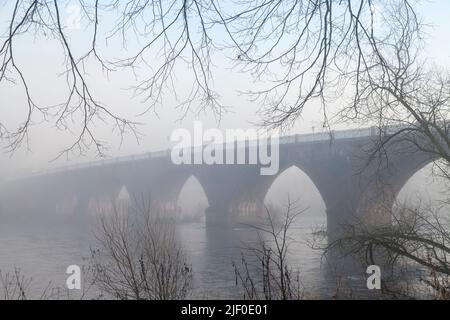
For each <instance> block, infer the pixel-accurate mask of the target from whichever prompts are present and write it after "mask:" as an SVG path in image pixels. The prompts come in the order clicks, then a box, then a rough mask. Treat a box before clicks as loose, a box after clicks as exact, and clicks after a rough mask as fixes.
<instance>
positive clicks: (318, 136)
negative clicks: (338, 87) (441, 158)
mask: <svg viewBox="0 0 450 320" xmlns="http://www.w3.org/2000/svg"><path fill="white" fill-rule="evenodd" d="M401 127H402V126H389V127H386V128H384V129H383V132H384V134H388V135H389V134H393V133H395V132H397V131H398V130H400V129H401ZM379 133H380V129H378V128H377V127H370V128H362V129H348V130H339V131H330V132H320V133H307V134H296V135H290V136H284V137H280V140H279V141H280V144H294V143H301V142H315V141H332V140H339V139H352V138H362V137H368V136H375V135H378V134H379ZM229 146H231V144H225V148H227V147H229ZM233 146H234V143H233ZM196 148H199V147H194V152H196V150H197V149H196ZM170 152H171V151H170V149H166V150H159V151H155V152H146V153H141V154H134V155H130V156H123V157H116V158H112V159H102V160H98V161H90V162H85V163H78V164H74V165H68V166H62V167H58V168H53V169H48V170H44V171H39V172H34V173H32V174H30V175H27V176H28V177H30V176H39V175H45V174H50V173H58V172H63V171H70V170H76V169H81V168H89V167H96V166H102V165H107V164H114V163H122V162H127V161H133V160H143V159H156V158H163V157H167V156H170Z"/></svg>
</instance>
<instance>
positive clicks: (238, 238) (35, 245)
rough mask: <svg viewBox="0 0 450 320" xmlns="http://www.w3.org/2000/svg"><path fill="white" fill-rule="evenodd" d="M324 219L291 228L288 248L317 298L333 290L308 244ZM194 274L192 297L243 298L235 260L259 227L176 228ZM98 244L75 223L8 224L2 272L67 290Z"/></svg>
mask: <svg viewBox="0 0 450 320" xmlns="http://www.w3.org/2000/svg"><path fill="white" fill-rule="evenodd" d="M323 224H324V221H323V220H322V219H320V218H317V217H315V216H314V215H310V216H308V215H305V216H301V217H300V218H299V220H298V221H297V223H296V224H295V225H294V226H293V228H292V235H294V239H295V242H294V243H293V244H292V246H291V247H290V249H289V259H290V264H291V265H292V266H293V267H294V268H295V269H297V268H298V269H299V271H300V277H301V282H302V285H303V286H304V287H305V290H306V291H307V292H313V293H314V294H316V295H319V294H321V292H325V291H326V289H329V287H330V282H329V281H328V280H326V279H327V276H326V274H325V273H324V272H325V270H326V266H324V265H323V264H322V259H321V258H322V252H320V251H318V250H313V249H312V248H310V246H309V245H308V244H307V242H308V240H310V239H311V234H312V230H313V227H314V226H321V225H323ZM177 229H178V231H179V236H180V239H181V241H182V243H183V245H184V247H185V249H186V251H187V253H188V257H189V259H190V262H191V264H192V267H193V271H194V293H193V298H199V299H202V298H209V299H211V298H239V296H238V290H237V288H236V283H235V273H234V268H233V266H232V262H233V261H235V262H236V263H238V264H239V263H240V261H241V253H242V248H243V247H244V245H248V244H251V243H254V242H255V241H257V232H256V231H255V229H253V228H251V227H249V226H244V225H234V226H233V227H230V228H225V227H211V228H208V229H207V228H206V227H205V223H204V222H199V223H183V224H179V225H178V227H177ZM94 244H95V242H94V238H93V235H92V233H91V232H90V231H88V230H87V228H80V227H75V226H74V225H71V224H68V223H66V224H62V223H59V224H43V223H41V224H36V223H33V224H31V223H28V224H27V223H20V224H19V223H8V224H1V225H0V255H1V260H0V270H2V271H3V272H5V271H7V270H9V271H11V270H13V269H14V268H15V267H17V268H20V270H21V271H22V272H23V274H24V275H26V276H27V277H32V278H33V289H34V290H36V291H39V290H40V289H42V288H44V287H45V286H47V285H48V283H49V282H51V283H52V285H53V286H58V287H64V286H65V281H66V277H67V275H66V274H65V270H66V268H67V267H68V266H69V265H73V264H75V265H80V266H83V265H85V266H86V265H87V263H88V262H87V258H88V257H89V253H90V247H91V246H93V245H94Z"/></svg>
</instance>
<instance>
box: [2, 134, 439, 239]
mask: <svg viewBox="0 0 450 320" xmlns="http://www.w3.org/2000/svg"><path fill="white" fill-rule="evenodd" d="M386 134H389V132H388V133H386ZM379 139H380V135H379V134H378V131H377V129H376V128H365V129H356V130H345V131H334V132H330V133H319V134H304V135H293V136H285V137H281V138H280V144H279V158H280V164H279V172H278V174H281V173H282V172H283V171H284V170H286V169H287V168H289V167H291V166H297V167H298V168H299V169H301V170H302V171H303V172H304V173H305V174H306V175H308V177H309V178H310V179H311V181H312V182H313V183H314V184H315V186H316V187H317V190H318V191H319V192H320V194H321V196H322V199H323V200H324V202H325V205H326V209H327V210H326V211H327V228H328V231H329V233H333V232H338V231H339V230H340V229H341V228H342V226H343V225H346V224H348V223H354V221H355V219H358V220H361V221H364V222H366V223H368V224H369V225H380V224H385V223H390V219H391V217H390V208H391V207H392V205H393V203H394V200H395V197H396V195H397V194H398V192H399V191H400V189H401V188H402V186H403V185H404V184H405V183H406V181H407V180H408V179H409V178H410V177H411V176H412V175H413V174H414V173H415V172H416V171H418V170H419V169H421V168H422V167H424V166H425V165H426V164H428V163H430V162H431V161H432V160H433V159H432V158H431V157H430V156H429V155H428V154H426V153H421V152H418V151H417V150H415V149H414V146H413V145H407V143H406V142H398V143H393V142H392V143H390V145H388V146H387V148H385V153H384V155H383V156H382V157H377V158H375V159H374V160H373V161H370V162H369V161H368V157H369V154H370V152H371V150H372V149H373V147H374V145H375V144H376V141H379ZM245 148H246V151H248V149H249V148H250V145H249V144H248V143H247V144H246V145H245ZM192 152H194V151H192ZM191 176H195V177H196V178H197V180H198V181H199V182H200V184H201V185H202V187H203V189H204V191H205V193H206V196H207V198H208V203H209V208H208V209H207V212H206V217H207V223H214V222H219V223H220V222H221V221H224V220H230V219H231V218H232V217H233V216H235V215H237V214H239V211H240V210H242V208H246V209H245V210H247V211H248V210H251V211H254V212H255V213H256V214H257V213H258V212H260V211H261V210H263V201H264V198H265V195H266V193H267V191H268V189H269V188H270V186H271V184H272V183H273V181H274V180H275V179H276V178H277V175H272V176H263V175H261V174H260V165H258V164H254V165H250V164H241V165H237V164H236V165H217V164H215V165H205V164H203V165H175V164H174V163H173V162H172V161H171V157H170V151H169V150H167V151H159V152H152V153H147V154H140V155H134V156H128V157H122V158H116V159H110V160H101V161H96V162H91V163H88V164H83V165H77V166H72V167H64V168H60V169H57V170H53V171H48V172H44V173H41V174H36V175H33V176H29V177H26V178H22V179H16V180H14V181H9V182H8V183H7V184H5V185H4V186H3V188H2V191H1V199H2V208H3V211H5V210H6V211H9V213H10V214H15V215H21V214H22V213H23V212H32V213H33V214H34V215H40V214H43V215H52V214H57V213H58V211H59V210H62V209H61V208H62V207H63V206H64V203H67V202H68V200H67V199H71V201H72V203H73V208H72V209H71V210H72V211H73V212H72V214H73V215H74V216H79V217H83V216H84V215H86V213H87V211H88V206H89V204H90V203H91V201H92V199H99V198H103V199H104V198H108V197H109V199H111V197H113V198H114V197H116V196H117V195H118V193H119V192H120V190H121V189H122V188H123V187H126V189H127V191H128V193H129V194H131V195H134V196H140V195H144V196H149V197H150V199H151V202H152V204H154V205H155V207H157V208H158V210H166V211H170V210H174V208H176V203H177V199H178V195H179V193H180V191H181V188H182V187H183V185H184V184H185V182H186V181H187V179H188V178H189V177H191ZM249 208H251V209H249Z"/></svg>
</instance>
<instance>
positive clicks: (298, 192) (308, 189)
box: [263, 165, 326, 212]
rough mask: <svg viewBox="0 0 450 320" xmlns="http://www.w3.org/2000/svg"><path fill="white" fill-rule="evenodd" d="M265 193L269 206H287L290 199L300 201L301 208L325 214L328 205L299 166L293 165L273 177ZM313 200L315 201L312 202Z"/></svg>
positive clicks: (266, 203)
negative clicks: (308, 208) (316, 210)
mask: <svg viewBox="0 0 450 320" xmlns="http://www.w3.org/2000/svg"><path fill="white" fill-rule="evenodd" d="M269 182H270V184H269V185H268V186H267V187H266V190H265V191H264V192H263V193H264V196H263V201H264V204H265V205H267V206H285V205H286V204H287V201H288V198H289V199H290V200H291V201H298V202H299V203H298V205H299V206H300V207H304V206H303V204H305V205H306V207H310V206H311V204H313V203H312V202H314V206H313V208H311V209H313V210H314V209H318V210H319V211H321V212H325V210H326V205H325V201H324V199H323V198H322V195H321V193H320V190H319V189H318V188H317V186H316V184H315V183H314V181H313V180H312V179H311V178H310V177H309V176H308V174H306V173H305V171H303V170H302V169H301V168H299V166H297V165H291V166H288V167H286V168H284V170H283V171H281V172H279V173H278V175H276V176H275V177H273V178H272V179H271V180H270V181H269ZM311 200H313V201H311Z"/></svg>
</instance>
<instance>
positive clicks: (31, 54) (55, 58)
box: [0, 0, 450, 176]
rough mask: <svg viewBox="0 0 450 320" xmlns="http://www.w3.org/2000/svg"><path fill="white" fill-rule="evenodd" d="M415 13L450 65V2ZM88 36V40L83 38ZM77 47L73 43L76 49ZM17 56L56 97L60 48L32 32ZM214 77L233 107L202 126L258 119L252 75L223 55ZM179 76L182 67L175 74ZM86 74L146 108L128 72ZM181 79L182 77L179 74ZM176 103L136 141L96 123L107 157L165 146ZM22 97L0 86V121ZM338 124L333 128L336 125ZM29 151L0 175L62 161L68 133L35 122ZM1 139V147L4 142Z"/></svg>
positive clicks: (148, 119)
mask: <svg viewBox="0 0 450 320" xmlns="http://www.w3.org/2000/svg"><path fill="white" fill-rule="evenodd" d="M5 8H7V6H6V7H2V6H0V26H1V28H2V29H1V30H4V25H5V23H7V22H8V21H7V12H10V11H8V10H6V9H5ZM420 14H421V16H422V17H423V19H424V21H425V22H426V23H429V24H431V25H432V26H430V27H429V28H428V36H429V39H428V40H427V41H428V45H427V48H426V53H424V54H426V55H427V56H430V57H432V58H433V59H435V61H436V63H437V64H440V65H446V66H450V41H449V39H450V21H449V16H450V1H448V0H429V1H422V4H421V9H420ZM84 35H85V34H84V33H83V30H79V31H72V36H73V37H74V40H75V41H76V42H79V43H80V44H81V43H82V42H83V40H85V38H84V37H83V36H84ZM88 41H90V40H88ZM75 49H76V48H75ZM17 51H18V52H17V54H18V57H17V61H18V62H19V63H20V64H21V65H22V67H23V69H24V70H25V72H26V75H27V77H28V78H29V79H31V83H32V85H33V90H34V91H33V94H34V96H35V98H36V100H37V101H42V102H45V101H48V98H49V97H52V98H53V97H57V95H58V91H60V90H63V88H65V87H64V83H63V81H64V80H63V79H57V78H56V77H55V75H56V74H58V72H61V71H62V70H63V69H62V68H63V60H62V53H61V49H60V48H59V47H57V46H55V44H54V43H51V42H42V41H41V40H39V41H37V40H34V39H33V37H31V36H30V37H27V38H24V40H23V42H22V43H20V44H18V49H17ZM215 64H216V66H217V68H216V69H215V70H214V78H215V80H216V82H215V84H214V85H215V87H216V88H218V89H219V90H218V91H220V93H221V94H222V97H223V103H224V104H226V105H229V106H231V107H232V109H231V112H230V113H228V114H225V115H224V116H223V118H222V121H221V123H220V125H218V124H217V122H216V120H215V118H214V116H213V115H212V114H211V113H208V114H202V115H200V116H199V117H198V119H200V120H203V121H204V127H205V129H206V128H207V127H216V126H218V127H219V128H221V129H223V130H224V129H226V128H249V127H252V126H253V125H252V122H255V121H257V120H258V118H257V117H256V116H255V113H256V111H257V109H258V105H257V104H256V103H254V102H251V101H249V100H248V98H247V97H245V96H242V95H239V93H238V92H237V90H242V89H245V88H251V86H252V85H253V84H252V83H251V78H250V77H249V76H248V75H245V74H238V73H236V72H231V71H230V70H229V69H227V68H226V67H224V63H223V60H222V58H221V57H220V56H219V57H216V60H215ZM178 74H179V75H180V77H182V76H183V70H180V72H179V73H178ZM89 79H90V81H91V84H92V87H93V88H94V91H95V92H96V95H97V96H98V97H99V98H100V100H102V101H104V102H105V103H107V104H109V105H111V106H112V108H113V110H115V111H117V112H119V113H121V114H124V115H127V116H128V117H131V118H133V117H135V116H136V115H138V114H139V113H141V112H142V111H143V110H145V109H146V108H147V106H146V104H145V103H143V102H142V101H141V100H140V98H137V99H132V97H131V92H130V91H128V90H125V88H127V87H129V86H130V85H132V84H133V83H134V79H133V75H132V74H131V73H130V72H120V73H113V74H110V77H109V79H107V78H106V77H105V76H104V74H103V73H102V72H101V70H100V69H99V68H98V67H95V68H89ZM178 80H179V81H180V83H183V79H182V78H180V79H178ZM175 105H176V102H175V100H174V99H173V98H172V97H169V96H166V99H165V101H164V108H158V110H157V111H158V114H157V115H156V114H154V113H153V112H149V113H147V114H145V115H143V116H141V117H139V118H137V117H136V118H135V119H136V120H138V121H139V122H143V123H145V126H142V127H140V131H141V133H142V134H143V135H144V136H143V137H142V139H141V141H140V144H137V143H136V141H135V140H134V139H133V138H132V137H131V136H128V137H126V138H125V140H124V142H123V143H122V145H121V146H120V145H119V139H118V138H117V137H115V136H111V133H110V129H109V127H108V126H104V127H99V128H98V131H97V134H98V136H99V137H103V138H104V139H103V140H105V141H106V142H107V143H108V144H109V146H110V149H109V151H108V154H109V155H110V156H119V155H128V154H132V153H140V152H148V151H152V150H158V149H163V148H167V147H168V137H169V136H170V134H171V133H172V131H173V130H174V129H176V128H178V127H185V128H187V129H192V122H193V120H194V119H195V117H194V116H193V115H188V116H187V117H186V118H185V119H184V120H183V121H182V122H181V123H180V122H178V121H176V120H177V119H179V117H180V115H181V113H180V112H179V111H176V110H174V106H175ZM25 108H26V106H25V101H24V99H23V95H22V91H21V90H18V89H17V88H14V87H12V86H8V87H5V86H0V117H1V119H2V122H6V123H15V122H17V121H18V120H20V119H21V118H22V117H23V115H24V110H25ZM320 123H321V110H320V109H319V108H313V107H311V108H309V109H307V110H305V113H304V115H303V120H300V121H298V123H297V124H296V126H295V127H294V128H293V130H292V131H291V133H305V132H310V131H311V130H312V129H311V128H312V127H313V126H314V127H315V128H316V130H318V128H320ZM336 129H338V128H336ZM30 138H31V139H30V150H26V148H23V149H22V150H19V151H18V152H16V153H15V154H13V155H11V154H6V153H2V154H0V174H1V175H2V176H5V175H9V174H11V173H20V172H24V171H30V170H40V169H43V168H47V167H52V166H59V165H62V164H65V162H66V160H65V159H60V160H59V161H57V162H50V161H51V160H52V159H53V158H54V157H55V156H56V155H57V154H58V151H60V150H61V149H62V148H64V147H66V146H67V143H68V141H70V140H68V139H70V138H71V137H70V136H69V135H68V134H67V132H60V131H57V130H56V129H54V128H49V127H48V126H47V125H41V126H37V127H35V128H33V129H32V131H31V136H30ZM4 145H5V144H4V143H3V145H2V144H0V146H4ZM90 159H93V157H92V155H87V156H86V157H82V158H78V157H76V158H71V159H70V162H71V163H73V162H80V161H87V160H90Z"/></svg>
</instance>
